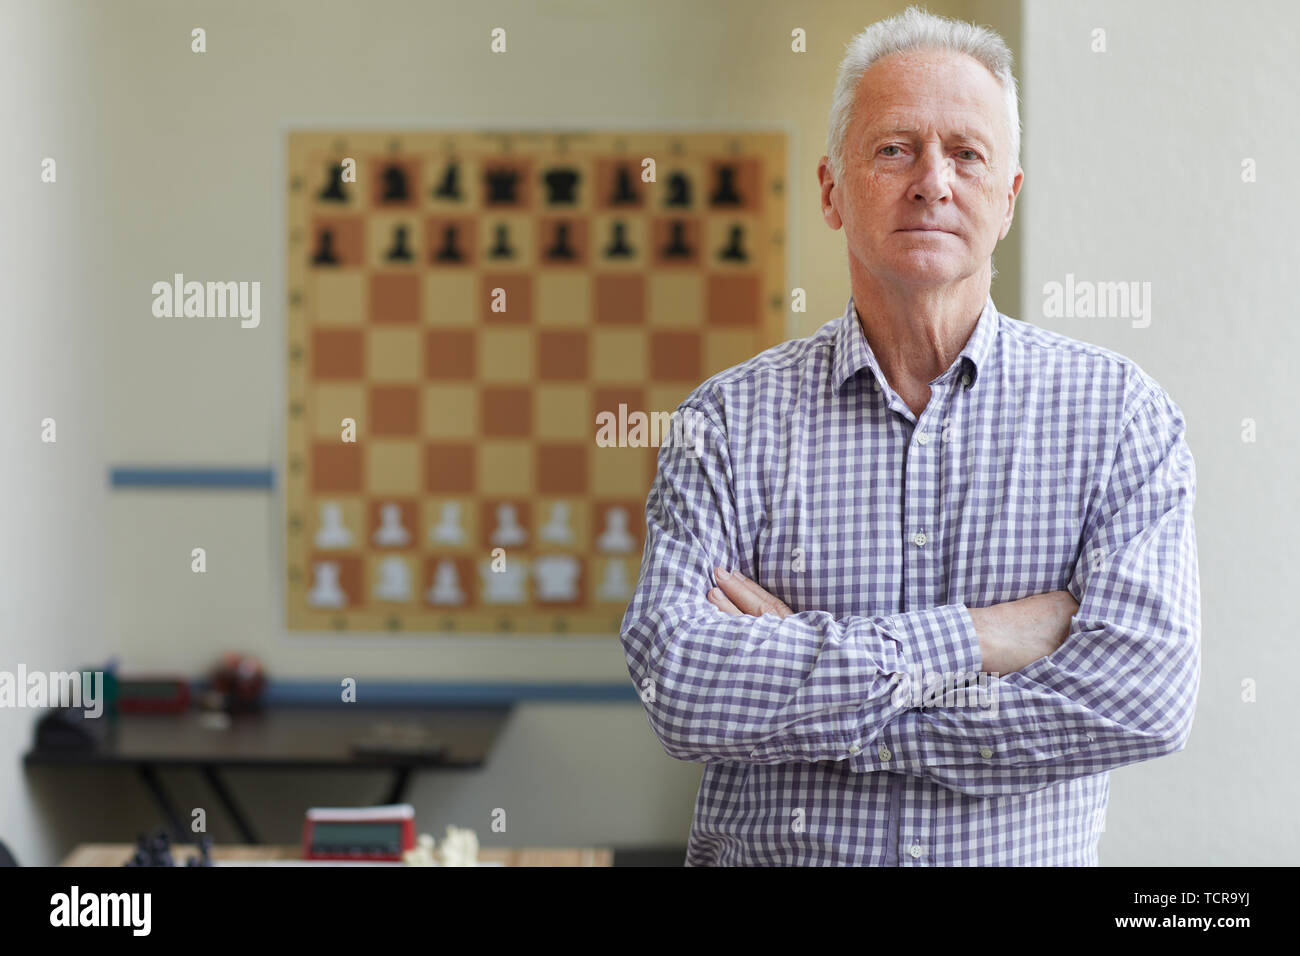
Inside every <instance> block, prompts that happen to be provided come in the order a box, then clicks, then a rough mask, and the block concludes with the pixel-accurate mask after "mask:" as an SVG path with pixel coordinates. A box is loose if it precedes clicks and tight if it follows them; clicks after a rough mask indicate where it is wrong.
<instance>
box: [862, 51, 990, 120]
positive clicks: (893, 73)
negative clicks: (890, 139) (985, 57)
mask: <svg viewBox="0 0 1300 956" xmlns="http://www.w3.org/2000/svg"><path fill="white" fill-rule="evenodd" d="M857 96H858V99H859V100H868V101H872V103H873V105H874V106H875V107H876V109H877V110H878V111H880V112H884V111H885V110H888V109H889V108H890V107H894V106H896V107H898V108H910V109H912V110H915V109H918V108H921V109H946V110H970V111H984V110H987V109H996V108H997V107H998V106H999V104H1000V99H1001V96H1002V87H1001V84H1000V83H998V80H997V78H996V77H995V76H994V75H993V74H992V73H990V72H989V71H988V68H987V67H985V66H984V64H982V63H980V62H979V61H978V60H976V59H974V58H973V57H969V56H966V55H965V54H959V53H951V52H946V51H936V50H919V51H909V52H907V53H896V54H892V55H890V56H887V57H884V58H883V59H880V60H877V61H876V62H875V63H873V64H872V65H871V67H870V68H869V69H868V70H867V71H866V72H864V73H863V74H862V79H861V80H860V81H859V83H858V89H857Z"/></svg>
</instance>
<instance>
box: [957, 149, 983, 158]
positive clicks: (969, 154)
mask: <svg viewBox="0 0 1300 956" xmlns="http://www.w3.org/2000/svg"><path fill="white" fill-rule="evenodd" d="M960 155H961V157H962V158H963V159H979V158H980V154H979V153H977V152H975V150H973V149H963V150H961V151H960Z"/></svg>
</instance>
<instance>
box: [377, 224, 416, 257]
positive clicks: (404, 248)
mask: <svg viewBox="0 0 1300 956" xmlns="http://www.w3.org/2000/svg"><path fill="white" fill-rule="evenodd" d="M384 258H385V259H387V260H388V261H389V262H410V261H411V259H412V256H411V249H410V247H409V246H408V245H407V244H406V227H405V226H395V227H393V245H392V247H391V248H390V249H389V250H388V252H386V253H385V254H384Z"/></svg>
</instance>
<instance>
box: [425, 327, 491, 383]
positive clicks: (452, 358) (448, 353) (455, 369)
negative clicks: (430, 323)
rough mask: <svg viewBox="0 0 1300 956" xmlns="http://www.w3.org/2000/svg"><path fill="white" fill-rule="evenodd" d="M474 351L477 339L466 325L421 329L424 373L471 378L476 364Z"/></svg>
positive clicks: (462, 378) (426, 374) (434, 376)
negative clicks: (422, 333) (463, 327)
mask: <svg viewBox="0 0 1300 956" xmlns="http://www.w3.org/2000/svg"><path fill="white" fill-rule="evenodd" d="M477 353H478V339H477V337H476V336H475V334H474V333H473V332H472V331H470V330H469V329H430V330H429V331H427V332H425V333H424V374H425V377H426V378H430V379H435V380H436V379H459V380H469V379H472V378H473V377H474V372H475V370H476V369H477V368H478V367H479V364H478V355H477ZM485 358H486V356H485Z"/></svg>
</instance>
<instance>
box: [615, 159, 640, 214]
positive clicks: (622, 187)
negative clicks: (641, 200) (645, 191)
mask: <svg viewBox="0 0 1300 956" xmlns="http://www.w3.org/2000/svg"><path fill="white" fill-rule="evenodd" d="M637 201H638V199H637V194H636V190H635V189H633V188H632V174H631V173H629V172H628V169H627V167H626V166H620V167H619V168H618V174H617V179H616V181H615V187H614V195H613V196H611V197H609V203H610V205H611V206H627V205H632V204H635V203H636V202H637Z"/></svg>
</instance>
